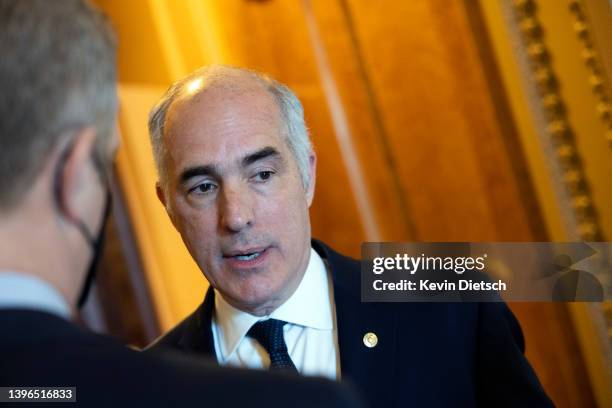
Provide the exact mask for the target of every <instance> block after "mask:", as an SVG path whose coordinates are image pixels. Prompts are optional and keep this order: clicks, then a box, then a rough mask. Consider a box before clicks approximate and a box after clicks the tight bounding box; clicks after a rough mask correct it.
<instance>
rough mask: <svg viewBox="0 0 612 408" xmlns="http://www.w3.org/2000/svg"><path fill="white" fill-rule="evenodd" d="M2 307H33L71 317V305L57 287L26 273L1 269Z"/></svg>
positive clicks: (0, 294) (0, 303)
mask: <svg viewBox="0 0 612 408" xmlns="http://www.w3.org/2000/svg"><path fill="white" fill-rule="evenodd" d="M0 309H32V310H39V311H42V312H47V313H52V314H54V315H57V316H60V317H63V318H64V319H67V320H68V319H70V307H68V304H67V303H66V301H65V300H64V298H63V297H62V295H60V293H59V292H58V291H57V289H55V288H54V287H53V286H51V285H50V284H49V283H47V282H46V281H44V280H42V279H40V278H38V277H36V276H34V275H28V274H25V273H18V272H8V271H0Z"/></svg>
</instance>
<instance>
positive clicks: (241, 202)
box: [220, 188, 253, 232]
mask: <svg viewBox="0 0 612 408" xmlns="http://www.w3.org/2000/svg"><path fill="white" fill-rule="evenodd" d="M220 204H221V205H220V207H221V208H220V214H221V227H222V228H223V229H225V230H227V231H230V232H240V231H242V230H244V229H245V228H248V227H250V226H251V225H252V223H253V209H252V207H251V204H252V203H251V200H250V199H249V197H248V193H245V192H243V191H240V190H239V189H237V188H225V189H224V190H223V191H222V194H221V203H220Z"/></svg>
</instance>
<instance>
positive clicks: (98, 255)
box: [54, 146, 112, 309]
mask: <svg viewBox="0 0 612 408" xmlns="http://www.w3.org/2000/svg"><path fill="white" fill-rule="evenodd" d="M71 150H72V146H69V148H68V149H67V150H66V151H65V152H64V154H62V156H61V157H60V161H59V163H58V166H57V171H56V174H55V186H54V187H55V188H54V191H55V200H56V204H57V206H58V208H59V209H60V211H62V205H61V196H62V184H61V183H60V175H61V170H62V168H63V167H64V164H65V162H66V158H67V156H68V154H69V152H70V151H71ZM92 159H93V161H94V164H95V167H96V170H97V172H98V175H99V176H100V177H99V178H100V181H101V183H102V184H103V186H104V188H105V190H106V197H105V203H104V210H103V211H104V212H103V214H102V219H101V220H100V222H101V225H100V229H99V231H98V233H97V234H96V235H95V236H94V235H92V233H90V232H89V230H88V229H87V227H86V226H85V223H84V222H83V221H82V220H73V219H69V221H70V222H71V223H72V224H74V226H75V227H76V228H77V229H78V230H79V232H80V233H81V235H82V236H83V239H84V240H85V242H87V243H88V244H89V247H90V248H91V254H92V255H91V261H90V262H89V267H88V269H87V275H85V280H84V282H83V286H82V287H81V291H80V294H79V298H78V301H77V306H78V308H79V309H81V308H82V307H83V305H84V304H85V302H86V301H87V296H88V295H89V291H90V289H91V286H92V284H93V282H94V278H95V276H96V271H97V269H98V265H99V263H100V260H101V259H102V253H103V251H104V241H105V239H104V238H105V235H106V234H105V232H106V222H107V220H108V217H109V215H110V212H111V207H112V197H111V193H110V187H109V186H108V181H107V178H106V177H105V176H104V169H103V166H102V163H101V161H100V160H99V159H98V156H97V155H96V154H95V152H94V154H93V156H92Z"/></svg>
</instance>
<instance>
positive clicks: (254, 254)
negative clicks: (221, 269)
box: [223, 247, 267, 261]
mask: <svg viewBox="0 0 612 408" xmlns="http://www.w3.org/2000/svg"><path fill="white" fill-rule="evenodd" d="M266 249H267V247H264V248H252V249H245V250H236V251H228V252H226V253H224V254H223V257H224V258H230V259H237V260H239V261H251V260H253V259H257V258H259V257H260V256H261V255H262V254H263V253H264V252H265V251H266Z"/></svg>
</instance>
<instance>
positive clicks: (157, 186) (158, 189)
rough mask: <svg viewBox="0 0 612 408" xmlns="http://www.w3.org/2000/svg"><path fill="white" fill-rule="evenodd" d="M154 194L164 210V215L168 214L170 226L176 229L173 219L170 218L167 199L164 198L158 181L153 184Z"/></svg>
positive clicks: (163, 192)
mask: <svg viewBox="0 0 612 408" xmlns="http://www.w3.org/2000/svg"><path fill="white" fill-rule="evenodd" d="M155 193H156V194H157V198H158V199H159V201H160V202H161V203H162V205H163V206H164V208H165V209H166V213H167V214H168V217H169V218H170V221H172V225H174V226H175V227H176V224H174V217H173V216H172V212H171V211H170V207H169V206H168V197H166V191H165V190H164V188H163V187H162V185H161V183H160V182H159V181H158V182H157V183H155Z"/></svg>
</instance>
